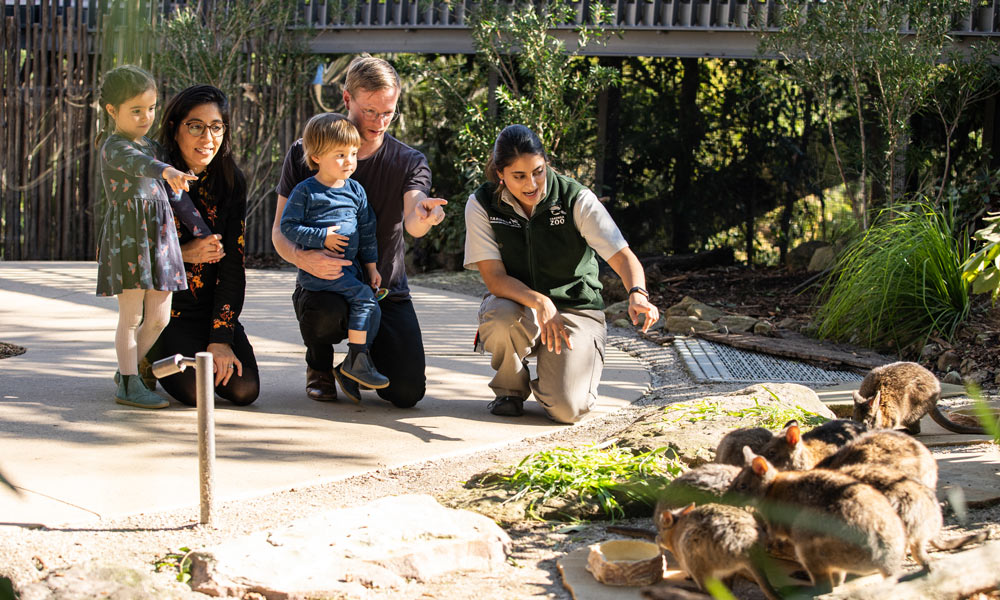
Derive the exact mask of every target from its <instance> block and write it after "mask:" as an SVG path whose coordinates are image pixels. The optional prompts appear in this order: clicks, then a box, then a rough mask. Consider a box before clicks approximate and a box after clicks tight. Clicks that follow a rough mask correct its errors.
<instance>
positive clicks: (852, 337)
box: [816, 204, 969, 353]
mask: <svg viewBox="0 0 1000 600" xmlns="http://www.w3.org/2000/svg"><path fill="white" fill-rule="evenodd" d="M968 246H969V245H968V242H967V241H965V240H964V239H961V236H956V235H955V233H954V229H953V219H952V217H951V215H950V214H947V213H943V212H938V211H936V210H935V209H934V208H932V207H931V206H929V205H926V204H920V205H917V206H916V207H915V208H913V209H912V210H905V211H901V212H898V213H896V215H895V216H890V214H889V212H888V211H883V212H882V213H880V215H879V219H878V221H877V222H876V224H875V225H873V226H872V227H871V228H870V229H869V230H868V231H867V232H866V233H865V234H864V235H863V236H862V237H861V238H860V239H858V240H857V241H856V242H854V243H853V244H852V245H851V246H849V247H848V249H847V250H846V251H845V252H844V254H843V255H842V257H841V258H840V259H839V261H838V263H837V267H836V268H835V269H834V271H833V272H832V273H831V274H830V277H829V278H828V279H827V280H826V282H825V283H824V286H823V290H822V292H821V294H820V297H823V298H826V301H825V302H824V303H823V305H822V306H820V307H819V309H818V310H817V312H816V322H817V325H818V327H817V334H818V335H819V337H820V338H826V339H834V340H840V341H850V342H854V343H861V344H864V345H866V346H870V347H875V348H894V349H896V350H897V352H899V353H902V352H903V350H904V349H905V348H907V347H908V346H911V345H913V346H916V345H918V344H919V345H921V346H922V345H923V343H924V342H925V341H926V339H927V338H928V337H930V336H931V335H932V334H934V333H938V334H939V335H941V336H943V337H945V338H946V339H947V338H951V336H952V335H954V333H955V330H956V329H957V328H958V326H959V324H961V323H962V321H964V320H965V318H966V317H967V316H968V314H969V285H968V283H966V281H965V280H964V279H963V277H962V264H964V263H965V262H966V260H967V259H968V256H969V247H968Z"/></svg>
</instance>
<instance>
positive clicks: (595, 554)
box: [587, 540, 664, 586]
mask: <svg viewBox="0 0 1000 600" xmlns="http://www.w3.org/2000/svg"><path fill="white" fill-rule="evenodd" d="M663 566H664V560H663V554H661V553H660V547H659V546H657V545H656V544H653V543H651V542H646V541H643V540H611V541H607V542H603V543H600V544H592V545H591V546H590V555H589V556H588V557H587V570H588V571H590V573H591V574H592V575H593V576H594V579H597V581H600V582H601V583H604V584H607V585H635V586H638V585H651V584H653V583H656V582H657V581H660V580H661V579H663Z"/></svg>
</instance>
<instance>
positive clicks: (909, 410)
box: [854, 362, 986, 434]
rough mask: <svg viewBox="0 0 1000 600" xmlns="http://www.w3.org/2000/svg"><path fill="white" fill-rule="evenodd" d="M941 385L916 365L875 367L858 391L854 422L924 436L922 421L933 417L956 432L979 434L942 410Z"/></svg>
mask: <svg viewBox="0 0 1000 600" xmlns="http://www.w3.org/2000/svg"><path fill="white" fill-rule="evenodd" d="M940 399H941V382H939V381H938V379H937V377H935V376H934V373H931V372H930V371H928V370H927V369H925V368H923V367H921V366H920V365H918V364H917V363H914V362H894V363H891V364H888V365H883V366H881V367H875V368H874V369H872V370H871V372H870V373H868V375H866V376H865V378H864V380H863V381H862V382H861V389H859V390H858V391H856V392H854V420H855V421H858V422H860V423H864V424H865V425H867V426H868V427H869V428H871V429H906V431H908V432H909V433H912V434H917V433H920V419H921V417H923V416H924V415H926V414H930V416H931V418H932V419H934V422H935V423H937V424H938V425H940V426H941V427H944V428H945V429H947V430H948V431H954V432H955V433H978V434H983V433H986V431H985V430H984V429H983V428H982V427H969V426H967V425H960V424H958V423H955V422H954V421H952V420H951V419H949V418H948V417H946V416H945V414H944V413H943V412H941V409H939V408H938V405H937V403H938V400H940Z"/></svg>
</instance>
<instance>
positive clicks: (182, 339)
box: [146, 318, 260, 406]
mask: <svg viewBox="0 0 1000 600" xmlns="http://www.w3.org/2000/svg"><path fill="white" fill-rule="evenodd" d="M210 332H211V324H210V323H208V322H206V321H202V320H199V319H178V318H171V319H170V323H168V324H167V327H166V329H164V330H163V333H161V334H160V337H159V339H157V340H156V343H155V344H154V345H153V348H152V349H151V350H150V351H149V353H148V354H146V357H147V358H148V359H149V360H150V362H155V361H157V360H160V359H161V358H165V357H167V356H173V355H174V354H183V355H184V356H188V357H194V355H195V354H196V353H198V352H205V351H206V349H207V348H208V336H209V333H210ZM232 347H233V354H235V355H236V358H238V359H239V361H240V363H242V365H243V375H237V374H236V373H235V372H234V373H233V375H232V377H230V378H229V382H228V383H226V384H225V385H219V386H216V387H215V393H216V394H218V395H219V396H220V397H222V398H225V399H226V400H229V401H230V402H232V403H233V404H236V405H237V406H246V405H248V404H251V403H252V402H253V401H254V400H256V399H257V396H258V395H259V394H260V371H259V370H258V368H257V358H256V357H255V356H254V353H253V346H251V345H250V340H248V339H247V334H246V332H245V331H243V326H242V325H240V323H239V322H237V323H236V329H235V331H234V332H233V343H232ZM212 377H213V381H214V377H215V375H212ZM160 385H162V386H163V389H164V391H166V392H167V393H168V394H170V395H171V396H173V397H174V398H175V399H177V401H178V402H181V403H183V404H187V405H188V406H195V405H196V404H197V401H196V399H197V383H196V381H195V370H194V369H193V368H188V369H185V370H184V371H182V372H180V373H177V374H176V375H171V376H170V377H164V378H163V379H161V380H160Z"/></svg>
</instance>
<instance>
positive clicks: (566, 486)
mask: <svg viewBox="0 0 1000 600" xmlns="http://www.w3.org/2000/svg"><path fill="white" fill-rule="evenodd" d="M666 452H667V448H665V447H664V448H657V449H656V450H652V451H650V452H643V453H638V454H637V453H635V452H634V451H632V450H630V449H628V448H619V447H617V446H615V445H611V446H607V447H602V446H590V447H587V448H582V449H578V450H570V449H567V448H555V449H552V450H545V451H542V452H537V453H535V454H531V455H529V456H526V457H525V458H524V459H523V460H522V461H521V462H520V463H519V464H518V465H517V466H516V467H515V468H514V471H513V472H512V473H511V474H510V475H507V476H504V477H503V478H502V480H503V482H504V484H505V486H506V487H508V488H511V489H515V490H517V493H516V494H515V495H514V496H513V497H512V498H511V499H510V500H511V501H513V500H517V499H519V498H521V497H524V496H526V495H529V494H537V495H538V497H537V498H535V499H533V500H532V502H531V504H530V505H529V507H528V510H529V513H531V514H534V508H535V507H536V506H538V505H539V504H541V503H543V502H545V501H546V500H548V499H550V498H556V497H567V496H570V495H572V494H576V495H577V496H578V497H579V498H580V500H581V501H596V502H597V503H598V504H599V505H600V507H601V509H602V510H603V512H604V513H605V514H606V515H608V516H609V517H611V518H612V519H615V518H621V517H624V516H625V511H624V509H623V508H622V504H621V502H622V501H623V500H637V501H641V502H644V503H647V504H650V503H651V499H652V490H653V488H654V487H655V486H650V485H649V484H650V482H651V480H653V479H654V478H667V479H672V478H674V477H676V476H677V475H680V474H681V473H682V472H683V470H684V466H683V464H682V463H681V462H679V461H678V460H677V459H675V458H670V457H668V456H666Z"/></svg>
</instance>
